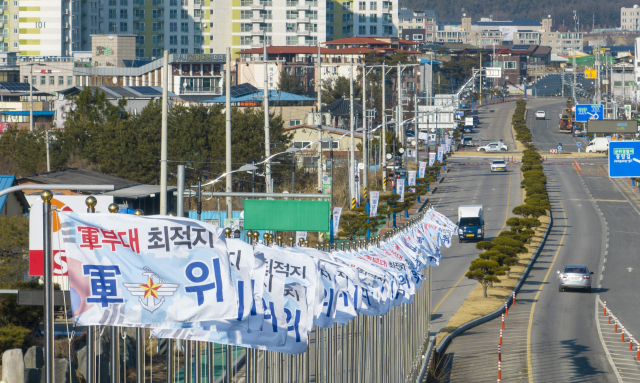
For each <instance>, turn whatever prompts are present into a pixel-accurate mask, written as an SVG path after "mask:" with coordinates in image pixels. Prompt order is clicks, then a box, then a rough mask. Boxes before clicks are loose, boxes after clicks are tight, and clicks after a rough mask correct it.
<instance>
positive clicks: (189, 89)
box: [182, 86, 222, 95]
mask: <svg viewBox="0 0 640 383" xmlns="http://www.w3.org/2000/svg"><path fill="white" fill-rule="evenodd" d="M182 90H183V91H184V93H213V94H215V95H222V87H220V86H185V87H183V88H182Z"/></svg>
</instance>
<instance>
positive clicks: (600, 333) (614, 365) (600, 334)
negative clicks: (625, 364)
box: [595, 294, 622, 383]
mask: <svg viewBox="0 0 640 383" xmlns="http://www.w3.org/2000/svg"><path fill="white" fill-rule="evenodd" d="M599 301H600V294H598V295H596V305H595V306H596V326H597V328H598V336H599V337H600V342H601V343H602V347H603V348H604V353H605V355H606V356H607V360H608V361H609V363H610V364H611V367H612V368H613V372H614V373H615V374H616V377H617V378H618V382H620V383H622V377H621V376H620V373H619V372H618V370H617V369H616V364H615V363H614V362H613V359H611V354H609V349H608V348H607V344H606V343H605V341H604V338H603V337H602V331H601V329H600V315H598V314H600V305H599V304H598V302H599Z"/></svg>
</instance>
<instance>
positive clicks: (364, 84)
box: [362, 63, 369, 202]
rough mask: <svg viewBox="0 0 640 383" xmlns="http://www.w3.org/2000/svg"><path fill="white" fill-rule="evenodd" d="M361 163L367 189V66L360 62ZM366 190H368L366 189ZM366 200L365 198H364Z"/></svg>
mask: <svg viewBox="0 0 640 383" xmlns="http://www.w3.org/2000/svg"><path fill="white" fill-rule="evenodd" d="M362 122H363V124H362V128H363V131H362V163H363V164H364V172H363V178H364V179H363V181H364V182H363V183H362V185H363V188H364V190H367V189H368V187H369V182H368V181H369V179H368V178H369V177H368V174H367V173H368V170H369V163H368V162H369V161H368V158H367V156H368V152H367V146H368V142H367V129H368V128H369V111H368V110H367V66H366V65H365V64H364V63H363V64H362ZM367 191H368V190H367ZM365 202H366V198H365Z"/></svg>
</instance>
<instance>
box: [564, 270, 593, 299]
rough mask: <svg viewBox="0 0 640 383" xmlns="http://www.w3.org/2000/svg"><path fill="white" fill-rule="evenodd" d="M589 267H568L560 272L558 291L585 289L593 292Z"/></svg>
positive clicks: (591, 273)
mask: <svg viewBox="0 0 640 383" xmlns="http://www.w3.org/2000/svg"><path fill="white" fill-rule="evenodd" d="M592 275H593V271H591V272H589V269H587V266H577V265H568V266H565V267H564V270H562V272H560V271H558V291H560V292H563V291H564V290H565V289H583V290H586V292H588V293H590V292H591V276H592Z"/></svg>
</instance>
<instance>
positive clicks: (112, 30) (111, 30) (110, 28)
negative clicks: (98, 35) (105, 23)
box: [109, 21, 118, 33]
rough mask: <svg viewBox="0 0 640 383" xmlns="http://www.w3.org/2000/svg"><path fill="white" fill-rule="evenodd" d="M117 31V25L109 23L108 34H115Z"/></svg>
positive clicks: (113, 22) (112, 22)
mask: <svg viewBox="0 0 640 383" xmlns="http://www.w3.org/2000/svg"><path fill="white" fill-rule="evenodd" d="M117 29H118V23H116V22H115V21H109V32H110V33H111V32H113V33H116V32H117Z"/></svg>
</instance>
